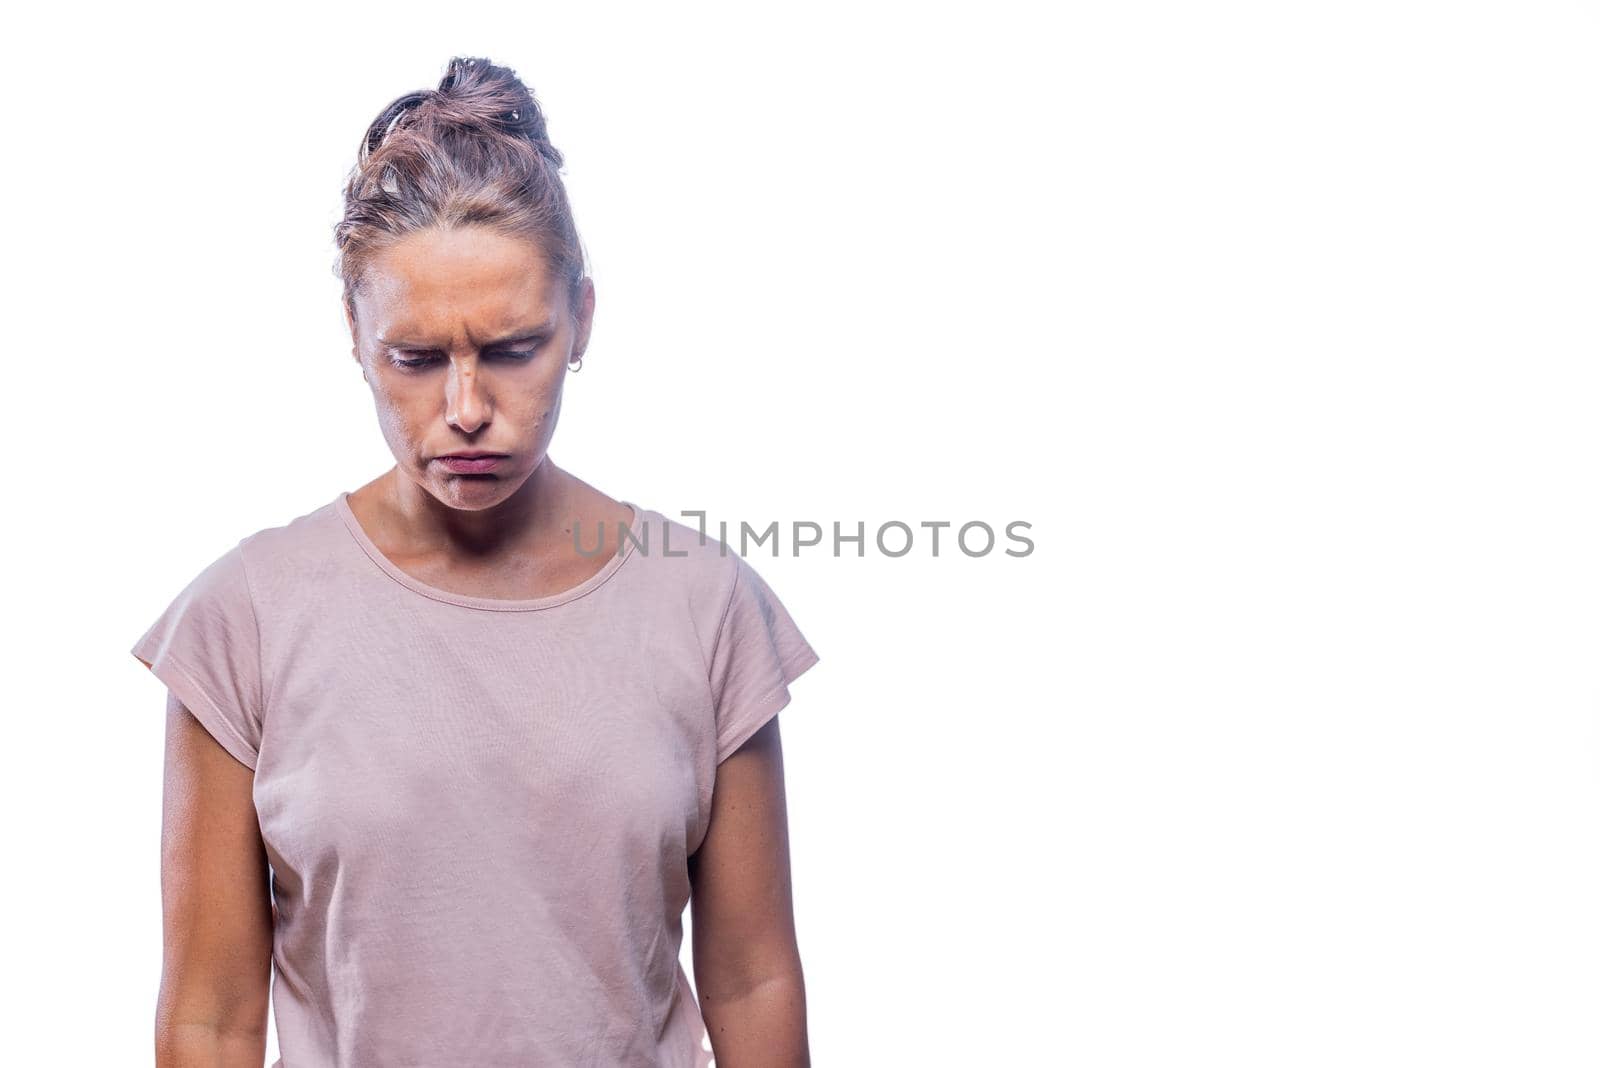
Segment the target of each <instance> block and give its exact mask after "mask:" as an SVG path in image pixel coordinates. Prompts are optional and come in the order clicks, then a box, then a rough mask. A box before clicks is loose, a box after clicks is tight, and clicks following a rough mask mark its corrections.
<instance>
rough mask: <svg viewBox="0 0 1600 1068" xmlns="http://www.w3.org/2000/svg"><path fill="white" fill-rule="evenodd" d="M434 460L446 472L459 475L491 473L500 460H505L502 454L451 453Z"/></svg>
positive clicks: (505, 457)
mask: <svg viewBox="0 0 1600 1068" xmlns="http://www.w3.org/2000/svg"><path fill="white" fill-rule="evenodd" d="M435 459H436V460H437V461H438V462H439V463H440V464H442V465H444V467H445V468H446V469H447V470H450V471H454V472H455V473H457V474H461V475H471V474H479V473H481V472H484V471H493V470H494V469H495V467H496V466H498V465H499V463H500V462H501V461H502V460H505V459H507V456H506V454H505V453H503V452H482V451H473V452H452V453H449V454H448V455H445V456H439V457H435Z"/></svg>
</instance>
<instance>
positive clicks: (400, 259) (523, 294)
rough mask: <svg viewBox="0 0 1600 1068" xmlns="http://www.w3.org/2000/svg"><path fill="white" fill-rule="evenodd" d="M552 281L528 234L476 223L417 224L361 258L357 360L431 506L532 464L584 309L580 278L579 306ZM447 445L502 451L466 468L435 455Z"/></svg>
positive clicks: (498, 485) (477, 505) (477, 495)
mask: <svg viewBox="0 0 1600 1068" xmlns="http://www.w3.org/2000/svg"><path fill="white" fill-rule="evenodd" d="M563 289H564V287H563V286H562V285H561V282H560V279H558V278H557V277H555V276H554V275H552V274H551V273H550V271H549V269H548V268H547V267H546V266H545V263H544V258H543V256H541V255H540V252H539V249H538V247H537V246H536V245H535V244H534V243H533V242H532V241H529V240H526V239H521V238H514V237H507V236H505V235H504V234H500V233H496V232H495V231H492V230H488V229H485V228H483V227H466V228H463V229H456V230H424V231H419V232H417V233H413V234H409V235H407V236H406V237H403V238H401V239H399V240H398V241H396V242H395V243H393V244H391V245H390V246H388V247H387V248H385V249H384V250H382V251H381V252H379V253H378V254H377V255H375V256H374V257H373V258H372V259H371V261H369V263H368V269H367V272H366V274H365V276H364V278H363V284H362V286H361V288H360V289H359V290H358V291H357V293H356V295H355V298H354V301H355V315H354V318H353V319H350V332H351V337H352V338H353V339H354V341H355V349H354V352H355V357H356V361H357V362H358V363H360V364H361V367H362V370H363V373H364V374H365V376H366V379H367V384H368V385H369V386H371V387H372V397H373V400H374V401H375V402H376V405H377V409H378V422H379V424H380V425H381V426H382V428H383V436H384V438H385V440H387V441H388V443H389V449H390V451H392V452H393V453H394V457H395V460H396V462H397V463H398V465H399V467H400V471H401V473H402V474H404V475H406V476H408V477H410V478H411V479H412V481H414V482H416V483H417V485H419V486H421V487H422V488H423V489H425V490H427V491H428V492H429V493H431V494H433V496H435V497H436V498H438V499H439V501H441V502H442V503H444V504H446V505H449V506H451V507H453V508H463V509H474V510H475V509H481V508H487V507H489V506H491V505H494V504H497V503H499V502H500V501H502V500H504V499H505V498H506V497H508V496H510V495H511V494H512V493H514V492H515V491H516V490H517V488H518V487H519V486H521V485H522V484H523V482H524V481H526V480H527V478H528V476H529V475H531V474H532V473H533V472H534V470H535V469H536V468H538V466H539V464H540V463H541V462H543V460H544V457H545V452H546V450H547V449H548V448H549V446H550V438H551V436H552V435H553V434H554V433H555V428H556V419H557V417H558V416H559V414H560V412H561V387H562V383H563V382H564V381H565V379H566V375H567V362H568V361H569V360H574V359H577V358H578V357H579V356H581V355H582V354H583V350H584V348H585V347H586V346H587V345H588V341H589V324H590V322H591V320H592V318H593V313H594V290H593V286H592V284H591V283H590V282H589V281H588V280H587V279H585V280H584V290H583V299H582V301H581V303H580V307H579V310H578V314H577V315H576V316H574V315H573V314H572V312H571V311H570V310H569V308H568V305H567V300H566V294H565V292H564V291H563ZM345 314H346V318H347V319H349V318H350V310H349V309H348V308H347V309H346V312H345ZM457 452H490V453H499V454H501V455H500V457H499V459H497V460H495V461H494V462H493V463H492V464H490V465H487V469H486V470H482V471H463V470H460V466H461V465H459V464H458V465H456V469H452V465H450V464H449V463H447V462H445V461H444V460H443V459H441V458H442V457H445V456H446V455H447V454H450V453H457Z"/></svg>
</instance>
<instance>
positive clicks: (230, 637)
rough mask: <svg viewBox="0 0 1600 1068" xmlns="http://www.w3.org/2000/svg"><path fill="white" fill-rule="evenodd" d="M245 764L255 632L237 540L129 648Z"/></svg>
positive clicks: (253, 699)
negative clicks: (235, 543)
mask: <svg viewBox="0 0 1600 1068" xmlns="http://www.w3.org/2000/svg"><path fill="white" fill-rule="evenodd" d="M129 651H130V652H132V653H133V655H134V656H135V657H137V658H138V659H139V660H141V661H143V662H144V663H146V664H148V665H149V667H150V670H151V671H152V672H153V673H154V674H155V676H156V677H157V678H158V679H160V680H161V681H162V682H163V683H165V684H166V686H167V689H169V690H171V691H172V693H173V694H174V695H175V696H176V697H177V698H178V700H180V701H182V702H183V705H184V707H185V708H187V709H188V710H189V711H190V712H191V713H193V714H194V717H195V719H197V720H199V721H200V723H201V724H202V725H203V726H204V727H205V728H206V730H207V731H209V732H210V734H211V736H212V737H213V738H215V739H216V740H217V742H218V743H220V744H221V746H222V747H223V748H224V749H226V750H227V751H228V752H229V753H232V754H233V755H234V756H235V757H236V758H237V759H238V760H239V761H240V762H241V763H243V764H244V765H245V766H246V767H248V768H251V769H252V770H253V769H254V768H255V766H256V755H257V752H258V751H259V748H260V745H261V723H262V718H261V717H262V709H261V705H262V686H261V651H260V631H259V629H258V626H257V622H256V614H255V606H254V602H253V601H252V599H251V596H250V583H249V578H248V575H247V573H246V571H245V564H244V556H243V553H242V550H241V549H240V547H239V546H238V545H235V546H234V547H233V548H232V549H229V550H228V551H227V552H226V553H224V554H223V555H222V556H220V557H218V558H217V559H216V560H214V561H213V562H212V563H211V564H209V565H208V566H207V567H206V568H205V570H203V571H201V572H200V574H199V575H197V576H196V577H195V578H194V579H193V580H192V581H191V582H190V583H189V585H188V586H186V587H185V588H184V590H183V592H182V593H180V594H178V596H177V598H176V599H174V600H173V602H172V603H171V604H170V605H168V606H167V609H166V611H164V612H162V613H161V616H160V618H158V619H157V620H156V621H155V622H154V623H153V624H151V626H150V629H149V630H147V631H145V632H144V634H143V636H141V637H140V638H139V640H138V641H136V642H135V643H134V644H133V648H132V649H131V650H129Z"/></svg>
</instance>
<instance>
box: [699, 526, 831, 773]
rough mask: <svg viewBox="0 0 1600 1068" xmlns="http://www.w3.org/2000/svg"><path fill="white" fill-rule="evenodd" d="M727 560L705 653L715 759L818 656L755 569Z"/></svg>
mask: <svg viewBox="0 0 1600 1068" xmlns="http://www.w3.org/2000/svg"><path fill="white" fill-rule="evenodd" d="M733 559H734V560H735V561H736V562H737V564H736V567H735V568H734V579H733V590H732V593H731V595H730V596H729V599H728V604H727V607H726V609H725V610H724V612H723V616H722V623H721V625H720V627H719V628H718V630H717V640H716V645H715V647H714V649H713V651H712V655H711V694H712V698H713V700H714V702H715V710H716V724H717V763H719V764H720V763H722V762H723V761H724V760H726V759H727V758H728V757H729V756H731V755H732V754H733V753H734V751H735V750H737V749H738V748H739V747H740V746H741V745H743V744H744V743H745V742H746V741H748V740H749V739H750V736H751V735H753V734H755V733H756V731H758V730H760V729H761V727H762V726H763V725H764V724H765V723H766V722H767V721H768V720H770V719H771V718H772V717H773V716H775V715H777V714H778V712H779V711H780V710H782V709H783V707H784V706H785V705H787V704H788V703H789V684H790V683H792V682H794V680H795V679H797V678H799V677H800V675H801V674H802V673H804V672H805V670H806V669H807V668H809V667H811V665H813V664H815V663H816V662H817V659H818V658H817V654H816V651H815V650H813V649H812V648H811V645H810V643H808V642H807V641H806V639H805V638H804V636H802V635H801V633H800V628H799V627H797V626H795V622H794V620H793V619H791V618H790V616H789V612H788V610H787V609H785V608H784V606H783V603H782V602H781V601H779V600H778V597H777V595H776V594H774V593H773V592H772V589H771V587H769V586H768V585H767V584H766V582H765V581H764V580H763V579H762V578H761V576H760V574H758V573H757V572H756V569H755V568H754V567H752V566H751V565H750V564H749V563H748V562H747V561H746V560H745V559H744V558H743V557H742V556H738V555H737V554H735V555H734V557H733Z"/></svg>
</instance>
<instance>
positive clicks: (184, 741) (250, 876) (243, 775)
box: [157, 694, 273, 1064]
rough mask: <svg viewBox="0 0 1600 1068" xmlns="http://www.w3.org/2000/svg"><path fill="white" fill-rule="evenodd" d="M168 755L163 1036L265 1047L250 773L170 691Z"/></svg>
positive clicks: (265, 895)
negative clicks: (200, 1036)
mask: <svg viewBox="0 0 1600 1068" xmlns="http://www.w3.org/2000/svg"><path fill="white" fill-rule="evenodd" d="M165 761H166V767H165V775H164V783H163V798H162V819H161V911H162V942H163V950H164V952H163V959H162V973H161V994H160V1002H159V1006H158V1009H157V1017H158V1021H157V1029H158V1046H160V1045H163V1044H164V1045H166V1046H167V1048H172V1047H173V1045H175V1044H177V1045H182V1044H184V1043H186V1042H189V1041H192V1040H193V1038H194V1036H195V1035H197V1034H199V1035H202V1036H204V1040H205V1041H215V1042H221V1043H223V1045H222V1046H221V1047H220V1048H217V1047H213V1048H214V1049H217V1052H222V1050H224V1049H227V1048H229V1047H228V1045H227V1044H228V1043H230V1042H231V1043H239V1042H244V1043H246V1044H247V1045H248V1046H249V1047H250V1048H251V1049H252V1050H253V1049H254V1045H255V1043H256V1042H257V1041H259V1042H260V1043H261V1052H262V1053H264V1052H265V1037H266V1023H267V999H268V992H269V989H270V986H271V971H272V927H273V917H272V899H271V891H270V889H269V886H268V865H267V858H266V851H265V848H264V847H263V845H262V841H261V833H260V825H259V823H258V821H257V818H256V811H255V804H254V800H253V798H252V785H253V782H254V775H253V773H252V771H251V769H250V768H248V767H246V766H245V765H244V764H242V763H241V762H240V761H239V760H238V759H237V758H236V757H235V756H234V755H233V754H232V753H230V752H229V751H228V750H227V749H225V748H223V746H222V745H221V744H220V743H219V742H218V741H217V740H216V738H215V737H213V736H212V734H211V733H210V732H208V731H207V729H206V728H205V727H204V726H202V725H201V724H200V722H199V721H198V720H197V719H196V718H195V717H194V716H193V715H192V714H191V713H190V712H189V711H188V710H187V709H186V708H185V707H184V705H183V704H182V703H181V702H180V701H179V700H178V698H177V697H176V696H175V695H171V694H169V696H168V698H167V727H166V757H165ZM208 1031H209V1032H211V1033H210V1034H209V1035H208V1034H207V1032H208ZM229 1063H232V1062H231V1061H230V1062H229ZM255 1063H257V1064H259V1063H260V1058H259V1057H258V1058H257V1060H256V1061H255Z"/></svg>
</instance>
